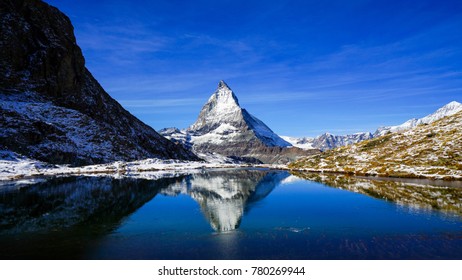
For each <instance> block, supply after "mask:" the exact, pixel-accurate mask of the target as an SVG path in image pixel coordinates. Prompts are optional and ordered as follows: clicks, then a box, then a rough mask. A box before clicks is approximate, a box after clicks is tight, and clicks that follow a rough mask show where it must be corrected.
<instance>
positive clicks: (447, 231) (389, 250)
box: [0, 168, 462, 260]
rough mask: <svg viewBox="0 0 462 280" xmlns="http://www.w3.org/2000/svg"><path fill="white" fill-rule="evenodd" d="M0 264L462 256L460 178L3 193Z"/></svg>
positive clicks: (224, 173)
mask: <svg viewBox="0 0 462 280" xmlns="http://www.w3.org/2000/svg"><path fill="white" fill-rule="evenodd" d="M0 248H1V249H0V258H1V259H111V260H112V259H153V260H157V259H201V260H214V259H302V260H304V259H320V260H325V259H347V260H349V259H430V260H434V259H462V182H460V181H459V182H454V181H451V182H450V181H436V180H411V179H384V178H365V177H353V176H344V175H335V174H324V173H294V174H291V173H289V172H287V171H279V170H269V169H255V168H250V169H211V170H195V171H191V173H186V174H175V173H166V172H163V173H155V172H154V173H142V174H136V175H130V174H126V175H123V176H118V177H117V176H93V177H92V176H76V177H51V178H33V179H28V180H22V181H9V182H2V183H1V185H0Z"/></svg>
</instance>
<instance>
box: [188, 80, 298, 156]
mask: <svg viewBox="0 0 462 280" xmlns="http://www.w3.org/2000/svg"><path fill="white" fill-rule="evenodd" d="M187 131H188V132H189V133H190V134H192V135H195V136H197V137H196V139H195V140H194V141H195V142H196V143H201V142H214V143H223V142H224V141H226V142H229V141H239V140H240V139H241V136H242V132H243V131H248V132H251V133H252V134H254V136H255V137H256V138H258V139H259V140H260V141H262V142H263V143H264V144H265V145H266V146H269V147H273V146H279V147H288V146H291V145H290V143H288V142H286V141H285V140H283V139H282V138H281V137H279V136H278V135H277V134H275V133H274V132H273V131H272V130H271V129H270V128H269V127H268V126H267V125H265V124H264V123H263V122H262V121H261V120H259V119H258V118H256V117H255V116H253V115H251V114H250V113H249V112H247V110H245V109H242V108H241V107H240V105H239V101H238V99H237V97H236V95H235V94H234V92H233V91H232V90H231V89H230V88H229V86H228V85H227V84H226V83H225V82H224V81H220V83H219V84H218V88H217V90H216V91H215V92H214V93H213V94H212V96H211V97H210V98H209V100H208V101H207V103H206V104H205V105H204V107H203V108H202V110H201V112H200V113H199V117H198V118H197V120H196V122H195V123H194V124H192V125H191V126H190V127H189V128H188V129H187Z"/></svg>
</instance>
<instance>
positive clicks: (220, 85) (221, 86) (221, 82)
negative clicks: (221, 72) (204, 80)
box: [218, 80, 231, 90]
mask: <svg viewBox="0 0 462 280" xmlns="http://www.w3.org/2000/svg"><path fill="white" fill-rule="evenodd" d="M218 88H219V89H220V88H226V89H228V90H231V88H230V87H229V86H228V84H227V83H226V82H225V81H223V80H220V82H219V83H218Z"/></svg>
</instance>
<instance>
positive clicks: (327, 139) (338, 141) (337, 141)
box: [281, 101, 462, 151]
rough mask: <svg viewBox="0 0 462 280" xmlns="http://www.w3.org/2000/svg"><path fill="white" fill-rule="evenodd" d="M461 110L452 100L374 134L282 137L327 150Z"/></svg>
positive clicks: (302, 144) (411, 126)
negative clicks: (425, 113)
mask: <svg viewBox="0 0 462 280" xmlns="http://www.w3.org/2000/svg"><path fill="white" fill-rule="evenodd" d="M459 111H462V104H461V103H459V102H456V101H452V102H450V103H448V104H446V105H444V106H443V107H441V108H439V109H438V110H436V111H435V112H434V113H432V114H430V115H428V116H425V117H423V118H420V119H415V118H414V119H410V120H408V121H406V122H404V123H403V124H400V125H396V126H384V127H379V128H378V129H377V130H376V131H375V132H374V133H373V134H372V133H370V132H359V133H355V134H349V135H333V134H330V133H324V134H322V135H320V136H317V137H314V138H310V137H300V138H297V137H290V136H281V138H283V139H284V140H286V141H287V142H289V143H291V144H292V145H293V146H295V147H299V148H302V149H319V150H321V151H326V150H330V149H335V148H337V147H342V146H347V145H351V144H355V143H359V142H362V141H364V140H369V139H372V138H374V137H378V136H383V135H386V134H387V133H390V132H399V131H405V130H408V129H411V128H413V127H416V126H418V125H420V124H429V123H432V122H434V121H437V120H439V119H442V118H444V117H447V116H452V115H454V114H456V113H457V112H459Z"/></svg>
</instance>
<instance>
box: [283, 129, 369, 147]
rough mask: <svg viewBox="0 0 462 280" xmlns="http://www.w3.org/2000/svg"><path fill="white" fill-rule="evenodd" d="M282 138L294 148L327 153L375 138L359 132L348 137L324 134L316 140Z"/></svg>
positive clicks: (367, 133)
mask: <svg viewBox="0 0 462 280" xmlns="http://www.w3.org/2000/svg"><path fill="white" fill-rule="evenodd" d="M282 137H283V138H284V139H285V140H286V141H288V142H290V143H291V144H292V145H293V146H295V147H299V148H301V149H319V150H322V151H325V150H330V149H334V148H337V147H342V146H346V145H351V144H354V143H358V142H361V141H364V140H367V139H371V138H372V137H373V136H372V134H371V133H370V132H358V133H354V134H348V135H333V134H330V133H324V134H322V135H319V136H317V137H315V138H310V137H301V138H296V137H289V136H282Z"/></svg>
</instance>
